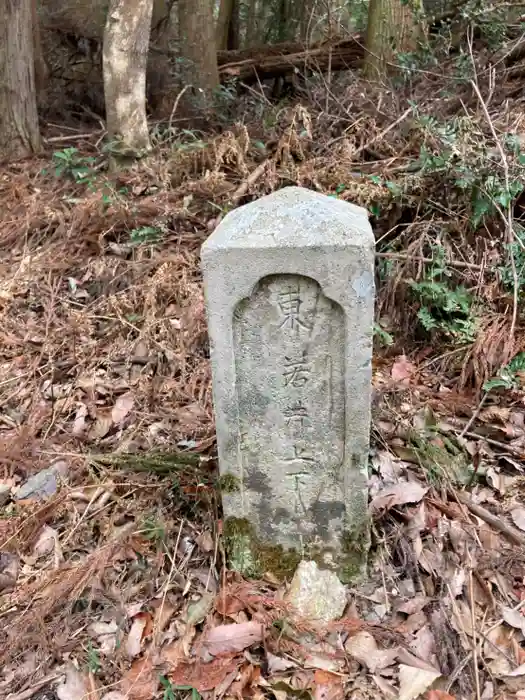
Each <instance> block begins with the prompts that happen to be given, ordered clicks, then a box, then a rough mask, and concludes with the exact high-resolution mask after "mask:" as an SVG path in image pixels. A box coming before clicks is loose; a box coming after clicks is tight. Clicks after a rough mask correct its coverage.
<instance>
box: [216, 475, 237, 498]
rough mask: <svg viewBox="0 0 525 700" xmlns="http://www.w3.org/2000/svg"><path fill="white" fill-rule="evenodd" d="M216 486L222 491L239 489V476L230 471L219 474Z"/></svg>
mask: <svg viewBox="0 0 525 700" xmlns="http://www.w3.org/2000/svg"><path fill="white" fill-rule="evenodd" d="M217 488H218V489H219V491H221V492H222V493H235V491H238V490H239V489H240V480H239V477H237V476H235V474H232V473H231V472H227V473H226V474H221V475H220V476H219V478H218V480H217Z"/></svg>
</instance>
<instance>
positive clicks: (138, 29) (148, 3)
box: [102, 0, 153, 166]
mask: <svg viewBox="0 0 525 700" xmlns="http://www.w3.org/2000/svg"><path fill="white" fill-rule="evenodd" d="M152 9H153V1H152V0H111V2H110V6H109V10H108V14H107V19H106V27H105V30H104V48H103V56H102V58H103V72H104V97H105V102H106V127H107V131H108V136H109V138H110V139H111V140H112V142H113V148H112V151H113V154H114V158H115V159H116V160H115V161H114V162H113V165H114V166H115V165H117V162H118V164H119V165H123V164H125V162H126V161H127V160H128V159H134V158H137V157H141V156H143V155H145V153H147V151H149V149H150V147H151V146H150V140H149V132H148V122H147V119H146V66H147V62H148V47H149V37H150V27H151V13H152Z"/></svg>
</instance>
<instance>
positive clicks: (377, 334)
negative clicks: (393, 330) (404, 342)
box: [374, 323, 394, 348]
mask: <svg viewBox="0 0 525 700" xmlns="http://www.w3.org/2000/svg"><path fill="white" fill-rule="evenodd" d="M374 338H377V340H378V342H379V344H380V345H382V346H383V347H386V348H387V347H389V346H390V345H392V343H393V342H394V338H393V337H392V336H391V335H390V333H389V332H388V331H385V329H384V328H382V327H381V325H380V324H379V323H374Z"/></svg>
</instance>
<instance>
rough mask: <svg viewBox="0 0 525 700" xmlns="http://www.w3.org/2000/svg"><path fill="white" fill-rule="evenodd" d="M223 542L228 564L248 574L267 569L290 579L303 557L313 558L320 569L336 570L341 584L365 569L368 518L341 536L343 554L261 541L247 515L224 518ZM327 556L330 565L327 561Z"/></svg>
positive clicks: (255, 573)
mask: <svg viewBox="0 0 525 700" xmlns="http://www.w3.org/2000/svg"><path fill="white" fill-rule="evenodd" d="M223 534H224V541H225V548H226V554H227V557H228V561H229V564H230V566H231V567H232V568H233V569H235V571H238V572H239V573H241V574H243V575H244V576H248V577H259V576H262V575H263V574H264V573H265V572H270V573H272V574H273V575H274V576H276V578H278V579H279V580H283V579H285V578H288V579H290V578H291V577H292V576H293V574H294V573H295V570H296V568H297V565H298V564H299V562H300V561H301V560H302V559H306V560H312V561H315V562H316V564H317V565H318V566H319V568H321V569H330V570H333V571H335V572H336V573H337V574H338V576H339V578H340V579H341V581H343V583H354V582H357V581H358V580H359V579H361V578H362V577H363V575H364V574H365V572H366V562H367V555H368V550H369V546H370V533H369V523H368V519H366V520H364V521H363V523H362V525H361V527H360V528H358V529H356V530H355V531H353V532H344V533H343V535H342V550H343V551H342V554H341V555H340V556H339V557H337V558H336V557H334V556H333V552H332V551H331V550H330V552H329V555H330V556H328V557H327V552H325V551H323V549H322V548H320V547H319V545H311V546H309V547H307V548H306V550H305V551H304V552H302V553H301V552H298V551H297V550H295V549H285V548H284V547H283V546H282V545H271V544H268V543H263V542H261V541H260V539H259V538H258V537H257V536H256V534H255V532H254V529H253V526H252V524H251V523H250V522H249V521H248V520H247V519H246V518H227V519H226V521H225V523H224V531H223ZM327 559H329V560H331V564H330V565H328V564H327Z"/></svg>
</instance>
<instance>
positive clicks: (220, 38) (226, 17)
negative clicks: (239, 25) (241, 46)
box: [215, 0, 235, 51]
mask: <svg viewBox="0 0 525 700" xmlns="http://www.w3.org/2000/svg"><path fill="white" fill-rule="evenodd" d="M234 4H235V0H221V4H220V7H219V17H218V18H217V27H216V30H215V43H216V45H217V50H218V51H221V50H222V51H224V50H226V49H227V48H228V30H229V28H230V24H231V21H232V14H233V10H234Z"/></svg>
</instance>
